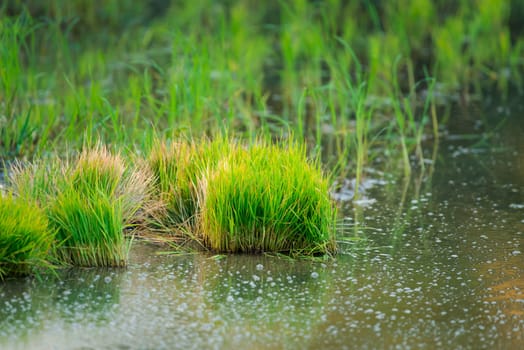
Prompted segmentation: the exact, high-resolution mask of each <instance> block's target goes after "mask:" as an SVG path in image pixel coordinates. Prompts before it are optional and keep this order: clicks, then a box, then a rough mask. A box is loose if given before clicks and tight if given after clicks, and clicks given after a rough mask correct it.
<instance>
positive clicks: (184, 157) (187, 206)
mask: <svg viewBox="0 0 524 350" xmlns="http://www.w3.org/2000/svg"><path fill="white" fill-rule="evenodd" d="M233 147H234V146H233V144H232V143H231V142H229V141H226V139H225V138H221V137H219V138H216V139H215V140H213V141H211V140H207V139H201V140H193V141H176V142H175V141H173V142H168V141H166V140H164V141H156V142H155V144H154V146H153V147H152V150H151V152H150V153H149V156H148V164H149V166H150V169H151V173H152V174H153V176H154V184H155V186H154V187H155V189H154V191H155V198H156V199H157V200H158V201H159V202H160V205H157V206H156V207H158V208H162V210H161V211H160V212H159V213H157V215H156V219H155V221H156V222H154V225H155V226H161V227H162V226H163V227H167V228H175V229H185V230H186V231H187V230H194V224H195V218H196V214H197V211H198V203H197V192H198V181H199V180H200V178H201V176H202V174H203V173H204V171H205V170H206V169H207V168H210V167H211V168H212V167H214V166H215V165H216V164H217V163H218V161H219V159H220V158H221V157H223V156H224V154H227V153H228V151H229V149H231V148H233Z"/></svg>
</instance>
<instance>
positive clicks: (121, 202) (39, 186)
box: [11, 146, 150, 266]
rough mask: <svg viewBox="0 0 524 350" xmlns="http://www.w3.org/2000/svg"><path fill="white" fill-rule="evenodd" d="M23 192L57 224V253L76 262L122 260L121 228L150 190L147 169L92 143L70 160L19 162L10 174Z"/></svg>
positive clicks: (129, 223) (123, 239) (128, 225)
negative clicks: (33, 199) (90, 146)
mask: <svg viewBox="0 0 524 350" xmlns="http://www.w3.org/2000/svg"><path fill="white" fill-rule="evenodd" d="M11 183H12V187H13V189H14V190H15V191H17V192H18V193H19V195H20V196H22V197H23V198H31V197H32V198H35V199H36V200H38V201H39V202H40V203H41V204H42V206H43V207H44V208H45V211H46V213H47V215H48V217H49V222H50V225H51V227H52V228H54V229H55V230H56V236H55V240H56V243H57V245H58V248H57V249H56V255H57V258H58V259H59V260H60V261H62V262H64V263H67V264H71V265H76V266H124V265H126V263H127V256H128V250H129V240H127V239H126V237H125V235H124V233H125V231H126V230H128V229H131V228H133V225H134V224H135V223H136V222H138V221H140V220H141V219H140V215H143V212H142V209H141V208H142V205H143V204H144V203H145V202H146V201H147V199H148V196H149V191H150V177H149V175H148V173H147V172H145V171H143V170H141V169H138V168H132V167H128V166H127V164H126V163H125V162H124V160H123V158H122V157H121V156H120V155H118V154H112V153H111V152H109V151H108V150H107V148H105V147H102V146H96V147H95V148H93V149H89V150H85V151H83V152H82V153H81V154H80V155H79V156H78V157H76V158H75V159H73V160H71V161H66V160H60V159H54V160H51V163H50V164H49V161H48V162H39V163H34V164H33V165H31V166H29V167H27V168H23V167H20V166H18V167H17V168H16V169H15V171H14V174H13V176H12V178H11Z"/></svg>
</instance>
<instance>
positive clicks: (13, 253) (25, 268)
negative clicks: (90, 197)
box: [0, 193, 53, 280]
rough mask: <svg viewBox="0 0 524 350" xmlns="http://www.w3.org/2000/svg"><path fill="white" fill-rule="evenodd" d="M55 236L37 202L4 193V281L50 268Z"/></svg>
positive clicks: (0, 206) (0, 242) (0, 202)
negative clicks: (7, 278) (50, 253)
mask: <svg viewBox="0 0 524 350" xmlns="http://www.w3.org/2000/svg"><path fill="white" fill-rule="evenodd" d="M52 241H53V235H52V233H51V231H50V229H49V226H48V220H47V217H46V215H45V213H44V211H43V210H42V209H40V208H39V207H38V206H37V205H36V204H34V203H33V202H28V201H25V200H22V199H20V198H15V197H13V195H11V194H7V195H5V196H3V195H2V194H1V193H0V280H3V279H4V278H6V277H14V276H23V275H28V274H31V273H32V272H34V271H35V270H37V269H39V268H46V267H49V266H50V264H49V262H48V258H49V251H50V249H51V243H52Z"/></svg>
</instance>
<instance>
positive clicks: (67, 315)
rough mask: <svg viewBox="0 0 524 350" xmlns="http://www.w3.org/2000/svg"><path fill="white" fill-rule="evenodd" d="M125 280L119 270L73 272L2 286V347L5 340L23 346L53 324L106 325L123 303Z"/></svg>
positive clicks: (20, 280) (0, 309)
mask: <svg viewBox="0 0 524 350" xmlns="http://www.w3.org/2000/svg"><path fill="white" fill-rule="evenodd" d="M123 276H124V273H122V271H119V270H108V269H70V270H61V271H59V272H58V273H57V274H56V275H54V274H53V275H50V274H47V275H43V276H42V278H40V279H23V280H22V279H18V280H13V281H8V282H6V283H3V284H0V296H1V297H2V300H3V302H2V305H1V306H0V335H2V336H1V337H0V346H1V344H2V340H1V339H4V340H5V341H13V340H16V343H17V344H21V343H22V342H23V341H24V339H25V338H30V337H32V336H34V335H35V334H38V332H39V331H43V332H48V331H49V330H48V329H47V330H46V327H49V326H50V324H51V325H52V324H53V323H56V324H59V325H66V326H69V325H71V324H77V323H80V324H84V325H87V324H103V323H104V322H106V321H107V320H108V319H110V317H111V315H110V313H111V311H112V309H113V306H114V305H116V304H118V303H119V301H120V284H121V281H122V278H123Z"/></svg>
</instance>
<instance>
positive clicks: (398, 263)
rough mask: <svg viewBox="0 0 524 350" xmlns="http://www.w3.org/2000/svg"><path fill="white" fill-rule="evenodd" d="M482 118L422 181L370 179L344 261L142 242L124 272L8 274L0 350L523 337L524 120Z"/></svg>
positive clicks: (450, 139)
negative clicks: (170, 251) (176, 249)
mask: <svg viewBox="0 0 524 350" xmlns="http://www.w3.org/2000/svg"><path fill="white" fill-rule="evenodd" d="M472 123H473V121H472ZM486 123H488V121H487V122H486ZM474 124H475V125H469V124H468V120H467V119H466V120H465V121H462V122H461V123H457V124H456V125H454V123H453V122H452V123H451V126H450V132H449V135H448V136H447V137H446V139H445V140H443V141H441V142H440V144H439V146H438V147H439V148H438V152H437V153H435V156H433V153H432V152H431V149H430V148H428V151H429V152H428V154H427V159H426V161H425V164H426V168H425V169H424V170H423V171H417V172H416V174H415V175H414V176H413V178H412V179H411V180H410V181H407V182H405V183H403V182H402V181H398V180H392V179H390V178H388V177H380V178H373V177H372V176H370V177H369V178H368V179H367V180H366V181H367V183H368V184H372V185H373V186H371V185H370V186H368V187H367V188H366V186H364V187H365V188H366V192H365V196H364V197H363V198H364V199H365V200H364V201H361V202H359V203H360V205H354V204H353V203H352V202H350V201H348V202H345V203H343V204H342V206H343V211H344V213H345V220H344V223H343V225H342V226H341V232H342V233H341V237H340V238H341V241H343V242H342V243H341V248H342V253H341V254H339V255H338V256H337V257H336V259H334V260H326V261H290V260H287V259H284V258H278V257H269V256H245V255H244V256H226V257H212V256H207V255H202V254H195V255H185V256H174V255H159V254H157V253H158V249H156V248H153V247H150V246H148V245H145V244H137V245H135V248H134V249H133V251H132V256H131V264H130V266H129V267H128V268H127V269H125V270H99V269H88V270H71V271H64V272H61V273H60V275H59V276H58V277H53V276H49V277H46V278H44V279H43V280H36V279H22V280H15V281H8V282H6V283H2V284H0V348H1V349H178V348H179V349H188V348H195V349H208V348H211V349H213V348H217V349H229V348H231V349H233V348H234V349H237V348H249V349H274V348H291V349H295V348H312V349H318V348H322V349H343V348H348V349H354V348H359V349H366V348H367V349H377V348H391V349H396V348H398V349H409V348H413V349H420V348H428V349H520V348H524V123H523V122H520V121H519V118H513V119H511V120H509V121H508V122H507V123H506V124H504V125H502V126H501V127H500V128H499V129H498V130H499V131H498V133H497V134H496V135H492V134H487V133H484V137H478V136H475V137H473V138H471V137H469V136H468V137H465V136H464V132H465V131H466V130H472V128H473V129H475V128H478V129H479V130H478V132H479V133H481V134H482V132H483V131H482V130H483V129H482V128H483V127H484V126H483V125H480V124H478V121H475V122H474ZM488 129H489V128H488Z"/></svg>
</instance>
